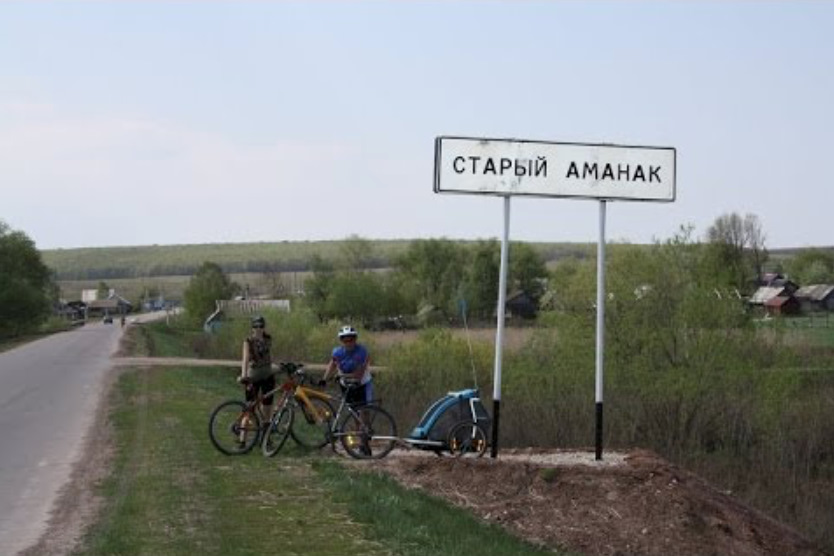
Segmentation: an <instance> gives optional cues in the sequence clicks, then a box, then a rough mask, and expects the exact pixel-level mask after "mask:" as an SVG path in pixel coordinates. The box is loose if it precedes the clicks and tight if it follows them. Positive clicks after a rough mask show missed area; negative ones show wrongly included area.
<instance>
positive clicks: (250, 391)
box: [246, 375, 275, 405]
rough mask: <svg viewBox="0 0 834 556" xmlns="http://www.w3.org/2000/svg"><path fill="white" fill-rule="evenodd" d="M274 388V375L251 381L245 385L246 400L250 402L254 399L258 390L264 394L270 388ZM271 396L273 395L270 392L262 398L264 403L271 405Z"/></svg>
mask: <svg viewBox="0 0 834 556" xmlns="http://www.w3.org/2000/svg"><path fill="white" fill-rule="evenodd" d="M274 389H275V375H273V376H270V377H269V378H265V379H263V380H259V381H257V382H253V383H251V384H247V385H246V401H247V402H251V401H254V400H255V399H256V397H257V394H258V392H260V393H261V394H266V393H267V392H269V391H270V390H274ZM272 397H273V395H272V394H270V395H269V396H267V397H265V398H264V402H263V403H264V405H272Z"/></svg>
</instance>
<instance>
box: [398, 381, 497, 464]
mask: <svg viewBox="0 0 834 556" xmlns="http://www.w3.org/2000/svg"><path fill="white" fill-rule="evenodd" d="M461 422H472V423H476V424H477V425H479V426H480V427H481V428H482V429H483V431H484V433H485V434H486V435H487V437H489V434H490V426H491V423H492V420H491V419H490V417H489V414H488V413H487V411H486V408H485V407H484V404H483V403H482V402H481V398H480V395H479V392H478V390H476V389H473V388H469V389H466V390H460V391H457V392H449V393H448V394H446V395H445V396H443V397H442V398H440V399H438V400H437V401H435V402H434V403H433V404H431V405H430V406H429V408H428V409H427V410H426V412H425V414H423V417H422V419H420V422H419V424H418V425H417V426H416V427H415V428H414V430H412V431H411V434H410V435H409V436H408V437H407V438H405V441H406V442H409V443H410V444H412V445H413V446H416V447H424V448H426V449H436V448H437V447H438V446H445V444H446V442H447V440H448V438H449V432H450V431H451V429H452V427H454V426H455V425H457V424H458V423H461Z"/></svg>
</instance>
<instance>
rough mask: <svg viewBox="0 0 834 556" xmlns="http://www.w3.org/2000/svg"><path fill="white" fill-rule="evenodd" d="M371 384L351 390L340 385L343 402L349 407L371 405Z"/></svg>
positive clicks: (372, 387) (372, 391)
mask: <svg viewBox="0 0 834 556" xmlns="http://www.w3.org/2000/svg"><path fill="white" fill-rule="evenodd" d="M373 384H374V383H373V382H368V383H365V384H361V385H357V386H354V387H352V388H346V387H345V386H344V385H342V384H341V383H340V386H341V387H342V392H344V393H345V401H346V402H347V403H348V404H349V405H362V404H366V403H371V402H372V401H373V399H374V386H373Z"/></svg>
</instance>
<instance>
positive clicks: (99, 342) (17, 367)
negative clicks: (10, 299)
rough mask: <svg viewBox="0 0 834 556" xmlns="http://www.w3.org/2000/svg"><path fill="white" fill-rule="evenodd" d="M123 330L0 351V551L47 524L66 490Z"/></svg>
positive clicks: (107, 327) (30, 540)
mask: <svg viewBox="0 0 834 556" xmlns="http://www.w3.org/2000/svg"><path fill="white" fill-rule="evenodd" d="M121 334H122V330H121V327H120V326H119V324H118V320H117V321H116V324H103V323H101V322H95V323H88V324H87V325H85V326H82V327H80V328H77V329H75V330H72V331H68V332H62V333H59V334H55V335H52V336H49V337H47V338H43V339H40V340H37V341H35V342H32V343H29V344H26V345H23V346H20V347H17V348H15V349H13V350H11V351H8V352H5V353H0V554H1V555H9V556H11V555H14V554H17V553H18V552H20V551H22V550H24V549H26V548H27V547H29V546H31V545H33V544H35V542H36V541H37V540H38V538H39V537H40V536H41V534H43V533H44V532H45V530H46V524H47V520H48V518H49V513H50V510H51V509H52V506H53V504H54V502H55V500H56V498H57V495H58V492H59V491H60V489H61V487H62V486H64V485H65V484H66V483H67V481H68V480H69V477H70V473H71V471H72V467H73V464H74V463H75V462H76V461H77V460H78V458H80V457H81V455H82V452H81V450H82V445H83V438H84V436H85V434H86V433H87V431H88V428H89V427H90V425H91V423H92V422H93V418H94V416H95V411H96V407H97V405H98V403H99V399H100V396H101V393H102V391H103V388H104V384H105V381H104V378H105V376H106V375H107V373H108V372H109V371H110V369H111V368H112V364H111V360H110V357H111V355H112V354H113V353H114V352H115V351H116V349H117V347H118V342H119V338H120V336H121Z"/></svg>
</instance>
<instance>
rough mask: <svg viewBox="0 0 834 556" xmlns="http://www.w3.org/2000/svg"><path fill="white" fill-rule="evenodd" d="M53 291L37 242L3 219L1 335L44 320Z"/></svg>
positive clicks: (0, 232) (0, 243) (0, 241)
mask: <svg viewBox="0 0 834 556" xmlns="http://www.w3.org/2000/svg"><path fill="white" fill-rule="evenodd" d="M52 292H54V287H53V284H52V280H51V276H50V271H49V268H47V266H46V265H45V264H44V263H43V260H42V259H41V254H40V252H39V251H38V250H37V248H36V247H35V243H34V242H33V241H32V240H31V239H30V238H29V237H28V236H27V235H26V234H25V233H23V232H21V231H13V230H11V229H10V228H9V226H8V225H7V224H6V223H5V222H2V221H0V336H16V335H18V334H21V333H24V332H27V331H29V330H31V329H33V328H34V327H35V326H37V325H38V324H40V323H41V322H43V320H44V319H45V318H46V317H47V316H48V315H49V310H50V307H49V304H50V295H51V293H52Z"/></svg>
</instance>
